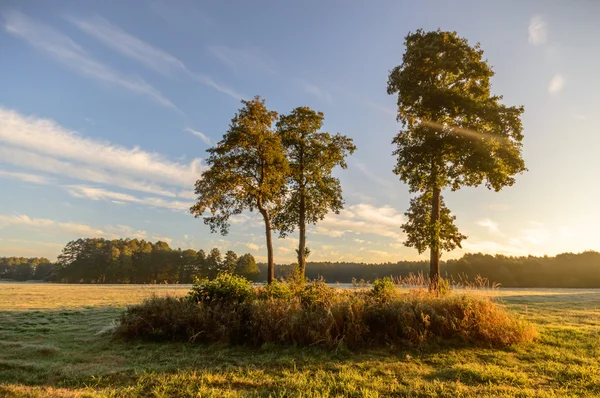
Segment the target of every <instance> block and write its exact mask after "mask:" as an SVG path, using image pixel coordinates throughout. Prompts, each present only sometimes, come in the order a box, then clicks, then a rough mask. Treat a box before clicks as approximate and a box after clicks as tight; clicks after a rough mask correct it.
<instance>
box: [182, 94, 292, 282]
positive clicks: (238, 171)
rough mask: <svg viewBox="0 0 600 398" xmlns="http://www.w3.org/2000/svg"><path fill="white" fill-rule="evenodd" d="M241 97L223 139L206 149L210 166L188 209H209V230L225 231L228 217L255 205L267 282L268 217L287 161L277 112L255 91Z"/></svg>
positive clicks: (194, 211)
mask: <svg viewBox="0 0 600 398" xmlns="http://www.w3.org/2000/svg"><path fill="white" fill-rule="evenodd" d="M242 103H243V104H244V107H243V108H241V109H240V110H239V111H238V113H237V114H236V115H235V116H234V118H233V119H232V120H231V124H230V125H229V130H228V131H227V133H226V134H225V135H224V136H223V139H222V140H221V141H220V142H219V143H218V144H217V145H216V146H215V147H213V148H210V149H209V150H208V152H209V154H210V155H209V157H208V159H207V164H208V166H209V168H208V169H207V170H206V171H204V172H203V173H202V176H201V178H200V179H199V180H198V181H197V182H196V194H197V195H198V199H197V202H196V204H195V205H194V206H192V207H191V209H190V210H191V212H192V214H193V215H194V216H195V217H201V216H203V215H204V214H205V213H207V212H209V213H210V215H204V223H205V224H207V225H209V226H210V229H211V232H217V231H219V232H220V233H221V234H223V235H226V234H227V232H228V231H229V226H230V225H229V222H228V221H229V217H231V216H232V215H236V214H240V213H241V212H242V211H244V210H246V209H247V210H250V211H253V210H255V209H257V210H258V211H259V213H260V214H261V215H262V217H263V220H264V223H265V237H266V242H267V258H268V268H269V271H268V276H267V280H268V282H269V283H271V282H272V281H273V279H274V275H275V265H274V259H273V241H272V236H271V235H272V234H271V231H272V229H273V226H272V220H271V218H272V212H273V209H274V208H275V207H276V205H277V203H278V201H279V200H280V199H281V196H282V187H283V186H284V184H285V176H286V174H287V169H288V164H287V160H286V157H285V152H284V149H283V146H282V145H281V138H280V137H279V135H278V134H276V132H275V131H274V129H273V123H274V122H275V121H276V120H277V112H274V111H270V110H268V109H267V107H266V105H265V101H264V100H263V99H261V98H260V97H258V96H257V97H255V98H254V99H253V100H251V101H242Z"/></svg>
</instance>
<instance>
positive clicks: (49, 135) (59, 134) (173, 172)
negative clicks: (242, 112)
mask: <svg viewBox="0 0 600 398" xmlns="http://www.w3.org/2000/svg"><path fill="white" fill-rule="evenodd" d="M0 142H4V143H5V144H6V145H10V146H13V147H16V148H8V147H0V152H1V153H2V156H1V157H0V161H5V162H11V163H13V164H20V165H21V166H24V167H30V168H36V169H38V170H43V171H47V172H51V173H56V174H66V175H69V176H71V177H73V178H79V179H85V180H89V181H94V182H100V183H106V184H113V185H118V186H122V187H124V188H128V189H135V190H140V191H145V192H154V193H159V194H163V195H164V194H167V195H169V196H173V195H172V194H169V192H168V191H169V190H166V189H160V188H158V187H157V186H156V185H152V184H150V183H144V182H140V179H142V180H143V179H145V180H146V181H147V182H151V183H153V184H166V185H170V186H173V185H176V186H179V187H184V188H189V187H192V186H193V184H194V183H195V181H196V180H197V179H198V178H199V176H200V174H201V172H202V170H203V166H202V165H201V163H200V159H194V160H193V161H192V162H190V163H189V164H182V163H177V162H173V161H170V160H167V159H166V158H164V157H163V156H162V155H160V154H157V153H150V152H146V151H144V150H142V149H140V148H138V147H134V148H125V147H122V146H119V145H114V144H110V143H108V142H103V141H98V140H94V139H91V138H86V137H83V136H81V135H79V134H78V133H76V132H73V131H69V130H67V129H65V128H63V127H61V126H60V125H58V124H57V123H55V122H54V121H52V120H48V119H39V118H36V117H26V116H23V115H21V114H19V113H17V112H15V111H12V110H8V109H4V108H1V107H0ZM18 148H22V149H23V150H21V151H19V149H18ZM40 154H43V155H47V156H42V155H40ZM63 159H64V160H63ZM73 162H74V163H73ZM78 165H79V166H81V165H83V166H82V167H81V168H79V169H78ZM75 169H77V170H75ZM136 181H137V182H136ZM129 183H132V185H131V186H130V187H129V186H126V185H127V184H129ZM155 190H156V191H155ZM157 191H158V192H157Z"/></svg>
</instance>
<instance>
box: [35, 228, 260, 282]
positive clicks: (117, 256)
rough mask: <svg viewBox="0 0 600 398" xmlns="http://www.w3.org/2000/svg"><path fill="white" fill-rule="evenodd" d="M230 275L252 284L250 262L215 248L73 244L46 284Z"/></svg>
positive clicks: (253, 265) (93, 242)
mask: <svg viewBox="0 0 600 398" xmlns="http://www.w3.org/2000/svg"><path fill="white" fill-rule="evenodd" d="M220 272H231V273H235V274H238V275H242V276H244V277H246V278H248V279H251V280H254V279H256V278H257V277H258V275H259V272H260V271H259V269H258V267H257V265H256V261H255V260H254V257H253V256H252V255H251V254H249V253H247V254H243V255H241V256H238V255H237V254H236V253H235V252H233V251H231V250H228V251H227V252H225V254H222V253H221V251H220V250H219V249H218V248H213V249H212V250H210V251H209V252H208V253H206V252H205V251H204V250H198V251H196V250H193V249H187V250H182V249H179V248H178V249H172V248H171V247H169V244H168V243H166V242H163V241H158V242H148V241H145V240H143V239H142V240H138V239H115V240H107V239H102V238H91V239H77V240H73V241H71V242H69V243H67V245H66V246H65V247H64V249H63V250H62V252H61V254H60V255H59V256H58V261H57V262H56V264H54V267H53V271H52V273H51V274H50V275H48V276H47V278H46V279H47V280H52V281H56V282H67V283H192V282H193V281H194V279H195V278H200V277H204V278H214V277H215V276H216V275H217V274H219V273H220Z"/></svg>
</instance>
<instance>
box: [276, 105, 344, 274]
mask: <svg viewBox="0 0 600 398" xmlns="http://www.w3.org/2000/svg"><path fill="white" fill-rule="evenodd" d="M323 119H324V115H323V113H322V112H316V111H314V110H312V109H310V108H309V107H298V108H296V109H294V110H293V111H292V112H291V113H290V114H288V115H283V116H281V118H280V120H279V122H278V123H277V132H278V133H279V135H280V137H281V141H282V143H283V146H284V148H285V150H286V155H287V159H288V162H289V173H288V174H287V186H286V195H285V200H284V201H282V203H281V207H280V209H278V211H277V215H276V217H275V225H276V226H277V229H278V230H279V231H280V235H281V236H283V237H285V236H286V235H287V234H289V233H291V232H293V231H294V230H295V229H296V228H298V229H299V235H300V236H299V244H298V249H297V250H296V253H297V255H298V271H299V276H300V279H303V278H304V272H305V266H306V257H307V255H308V253H309V250H308V248H307V247H306V225H307V224H316V223H317V222H319V221H320V220H322V219H323V218H324V217H325V215H327V213H329V212H330V211H333V212H334V213H339V211H340V210H341V209H342V208H343V206H344V200H343V197H342V187H341V184H340V181H339V179H338V178H336V177H334V176H333V175H332V171H333V169H334V168H335V167H338V166H339V167H341V168H343V169H345V168H346V167H347V165H346V156H347V155H348V154H352V153H353V152H354V151H355V150H356V147H355V146H354V144H353V142H352V139H351V138H348V137H346V136H344V135H341V134H339V133H337V134H330V133H327V132H321V131H320V130H321V127H322V126H323Z"/></svg>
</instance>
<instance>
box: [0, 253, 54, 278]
mask: <svg viewBox="0 0 600 398" xmlns="http://www.w3.org/2000/svg"><path fill="white" fill-rule="evenodd" d="M53 271H54V264H52V263H51V262H50V260H48V259H47V258H45V257H30V258H27V257H0V279H10V280H15V281H28V280H43V279H46V278H47V277H48V276H50V275H51V274H52V272H53Z"/></svg>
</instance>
